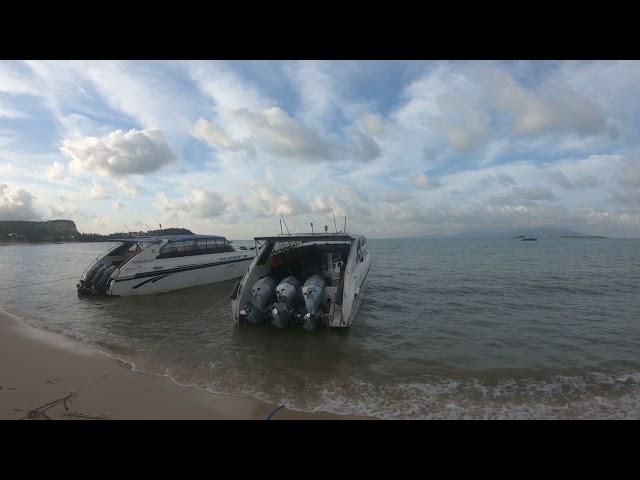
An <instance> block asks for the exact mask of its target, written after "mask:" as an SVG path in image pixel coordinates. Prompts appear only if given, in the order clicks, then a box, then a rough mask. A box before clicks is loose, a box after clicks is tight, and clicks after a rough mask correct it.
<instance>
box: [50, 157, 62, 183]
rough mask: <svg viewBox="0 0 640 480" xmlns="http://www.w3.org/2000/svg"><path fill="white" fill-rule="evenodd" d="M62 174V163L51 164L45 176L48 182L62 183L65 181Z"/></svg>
mask: <svg viewBox="0 0 640 480" xmlns="http://www.w3.org/2000/svg"><path fill="white" fill-rule="evenodd" d="M64 172H65V168H64V164H63V163H60V162H53V165H51V166H50V167H49V169H48V170H47V175H46V176H47V179H48V180H49V181H50V182H54V183H58V182H64V181H65V179H66V177H65V174H64Z"/></svg>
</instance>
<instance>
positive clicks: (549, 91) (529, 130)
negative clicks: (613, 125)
mask: <svg viewBox="0 0 640 480" xmlns="http://www.w3.org/2000/svg"><path fill="white" fill-rule="evenodd" d="M485 75H486V77H485V79H486V81H487V86H488V89H489V91H490V92H491V97H492V100H493V105H494V106H495V108H497V109H498V110H499V111H501V112H504V113H507V114H509V115H511V118H512V121H513V130H514V132H515V133H516V134H519V135H540V134H545V133H576V134H578V135H581V136H585V135H592V134H596V133H600V132H602V131H604V130H605V128H606V122H605V117H604V115H603V114H602V112H601V110H600V108H599V107H598V105H597V104H595V103H594V102H593V101H591V100H590V99H589V98H587V97H585V96H583V95H580V94H579V93H578V92H576V91H574V90H573V89H571V88H570V87H569V86H568V85H567V84H565V83H563V82H561V81H559V80H558V79H551V80H549V81H548V82H546V83H542V84H541V85H539V86H538V87H537V88H535V89H532V88H526V87H524V86H523V85H521V84H519V83H518V82H517V81H516V80H514V79H513V77H511V76H510V75H509V74H508V73H506V72H505V71H503V70H500V69H499V68H497V67H492V68H489V69H488V70H487V71H486V72H485ZM483 76H484V75H483Z"/></svg>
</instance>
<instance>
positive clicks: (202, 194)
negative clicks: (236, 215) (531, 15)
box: [156, 188, 226, 218]
mask: <svg viewBox="0 0 640 480" xmlns="http://www.w3.org/2000/svg"><path fill="white" fill-rule="evenodd" d="M156 199H157V200H158V202H159V204H160V207H161V208H162V209H164V210H165V212H167V213H168V214H169V216H170V217H174V218H176V217H192V218H193V217H195V218H216V217H219V216H220V215H222V214H224V213H225V210H226V202H225V199H224V197H223V196H222V194H220V193H218V192H214V191H208V190H204V189H198V188H194V189H192V191H191V194H190V195H188V196H186V197H181V198H172V197H169V196H168V195H167V194H165V193H160V194H158V195H157V196H156Z"/></svg>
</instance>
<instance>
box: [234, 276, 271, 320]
mask: <svg viewBox="0 0 640 480" xmlns="http://www.w3.org/2000/svg"><path fill="white" fill-rule="evenodd" d="M275 293H276V281H275V279H274V278H273V277H271V276H266V277H262V278H261V279H260V280H258V281H257V282H256V283H254V284H253V288H252V289H251V299H250V300H249V301H247V303H246V304H245V306H244V308H243V309H242V310H240V314H239V322H238V323H240V324H241V325H244V324H247V323H248V324H250V325H260V324H262V323H266V318H267V316H266V315H265V310H266V308H267V306H268V305H269V303H270V302H271V301H272V300H273V298H274V297H275Z"/></svg>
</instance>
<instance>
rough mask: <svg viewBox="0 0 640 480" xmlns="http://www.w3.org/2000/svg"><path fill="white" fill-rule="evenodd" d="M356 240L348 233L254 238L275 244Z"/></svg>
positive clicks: (299, 234) (298, 234)
mask: <svg viewBox="0 0 640 480" xmlns="http://www.w3.org/2000/svg"><path fill="white" fill-rule="evenodd" d="M354 238H356V237H355V236H353V235H350V234H348V233H296V234H293V235H275V236H272V237H254V240H255V241H261V242H264V241H273V242H291V241H293V242H299V241H302V242H313V241H327V240H328V241H350V240H353V239H354Z"/></svg>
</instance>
